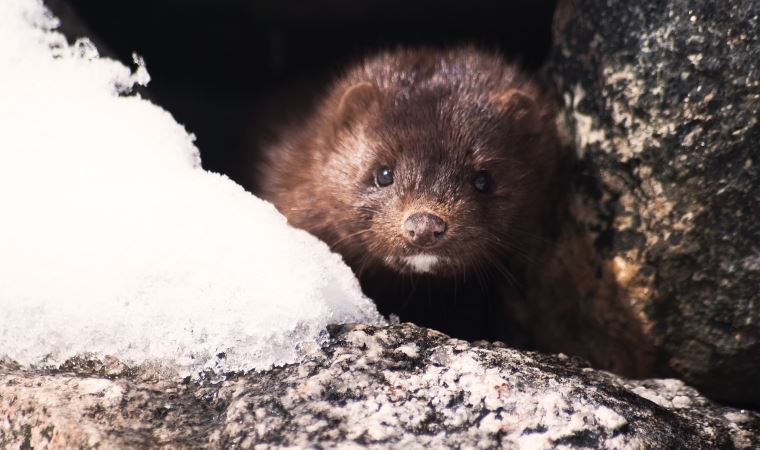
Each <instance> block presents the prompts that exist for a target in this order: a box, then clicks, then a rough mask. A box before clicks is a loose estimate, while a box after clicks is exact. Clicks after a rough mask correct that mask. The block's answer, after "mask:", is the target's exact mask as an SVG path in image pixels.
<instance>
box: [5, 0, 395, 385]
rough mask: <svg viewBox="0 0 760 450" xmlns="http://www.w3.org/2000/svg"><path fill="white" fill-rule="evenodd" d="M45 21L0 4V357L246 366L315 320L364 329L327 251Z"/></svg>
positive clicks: (122, 71)
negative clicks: (213, 164)
mask: <svg viewBox="0 0 760 450" xmlns="http://www.w3.org/2000/svg"><path fill="white" fill-rule="evenodd" d="M56 26H57V20H56V19H55V18H54V17H52V16H51V14H50V13H49V12H48V11H47V10H46V9H45V8H44V6H43V5H42V3H41V2H40V1H38V0H3V1H2V2H0V67H2V70H0V99H2V101H0V357H9V358H11V359H13V360H16V361H18V362H19V363H22V364H24V365H31V366H36V365H45V366H55V365H58V364H60V363H62V362H63V361H65V360H66V359H67V358H69V357H71V356H74V355H76V354H80V353H91V354H95V355H98V356H103V355H112V356H115V357H117V358H119V359H120V360H122V361H125V362H128V363H131V364H140V363H143V362H146V361H160V362H161V363H168V364H170V365H171V366H173V367H174V368H176V369H177V371H178V372H179V373H180V374H183V375H188V374H196V373H198V372H199V371H200V370H203V369H205V368H213V369H216V370H218V371H233V370H248V369H264V368H267V367H270V366H271V365H273V364H285V363H291V362H296V361H299V360H301V359H302V358H303V357H304V356H305V355H306V354H307V353H308V351H310V350H311V349H314V348H317V347H318V346H319V345H320V344H321V343H322V342H323V340H324V339H325V336H326V334H325V327H326V326H327V325H328V324H330V323H343V322H369V323H378V322H381V321H382V318H381V317H380V316H379V315H378V313H377V311H376V309H375V307H374V305H373V304H372V302H371V301H370V300H369V299H367V298H366V297H364V296H363V295H362V293H361V290H360V287H359V284H358V282H357V280H356V278H355V277H354V276H353V274H352V273H351V271H350V269H349V268H348V267H347V266H346V265H345V264H344V263H343V261H342V260H341V258H340V257H339V256H338V255H336V254H334V253H331V252H330V251H329V249H328V248H327V246H326V245H325V244H323V243H322V242H320V241H318V240H317V239H316V238H314V237H312V236H311V235H309V234H307V233H305V232H303V231H299V230H295V229H293V228H290V227H289V226H288V225H287V224H286V221H285V219H284V218H283V217H282V216H281V215H280V214H279V213H277V212H276V210H275V209H274V207H273V206H272V205H270V204H268V203H266V202H264V201H262V200H260V199H258V198H256V197H254V196H252V195H251V194H249V193H247V192H245V191H244V190H243V189H242V188H241V187H240V186H238V185H237V184H235V183H234V182H232V181H231V180H229V179H228V178H226V177H225V176H222V175H218V174H214V173H209V172H206V171H204V170H203V169H201V168H200V160H199V156H198V150H197V148H196V147H195V146H194V144H193V136H192V135H190V134H188V133H187V132H186V131H185V130H184V128H183V127H182V126H180V125H179V124H177V123H176V122H175V121H174V119H173V118H172V117H171V115H170V114H169V113H167V112H166V111H164V110H162V109H161V108H159V107H158V106H156V105H153V104H151V103H150V102H148V101H146V100H144V99H141V98H139V97H138V96H120V93H121V94H123V93H125V92H128V91H129V90H130V89H131V88H132V87H133V86H134V85H135V84H145V83H147V81H148V80H149V77H148V74H147V71H146V70H145V68H144V67H143V66H142V65H141V64H138V69H137V70H136V71H135V72H134V73H133V72H132V71H131V70H130V69H129V68H127V67H125V66H124V65H122V64H120V63H118V62H116V61H113V60H109V59H106V58H101V57H99V56H98V54H97V50H96V49H95V47H94V46H93V45H92V44H91V43H90V42H89V41H87V40H80V41H78V42H76V43H74V44H73V45H69V44H68V43H67V42H66V39H65V38H64V36H63V35H61V34H60V33H58V32H55V31H54V28H55V27H56Z"/></svg>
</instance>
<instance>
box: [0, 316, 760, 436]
mask: <svg viewBox="0 0 760 450" xmlns="http://www.w3.org/2000/svg"><path fill="white" fill-rule="evenodd" d="M330 334H331V339H330V341H329V343H328V344H327V345H326V346H325V347H324V348H323V349H322V351H321V352H320V353H318V354H315V355H312V356H311V357H309V358H308V359H306V360H305V361H303V362H302V363H300V364H292V365H288V366H284V367H279V368H274V369H271V370H268V371H264V372H258V373H257V372H251V373H245V374H226V375H225V376H223V377H216V378H215V379H211V378H208V377H201V378H200V379H197V380H190V379H184V380H182V379H177V378H175V377H172V376H171V374H170V372H168V371H166V369H160V368H159V367H157V366H154V367H149V366H143V367H140V368H129V367H127V366H126V365H124V364H121V363H119V362H118V361H116V360H113V359H110V358H106V359H105V360H98V359H94V358H85V357H82V358H75V359H73V360H71V361H69V362H68V363H67V364H66V365H64V366H63V367H61V368H58V369H55V370H49V369H48V370H42V369H38V370H28V369H22V368H20V367H18V366H17V365H14V364H13V363H12V362H8V361H6V362H4V363H3V364H1V365H0V447H3V448H72V447H77V448H94V447H98V448H157V447H164V448H193V447H208V448H281V447H289V446H290V447H292V446H295V447H297V448H305V447H311V448H333V447H341V448H356V447H369V448H389V447H395V448H423V447H425V448H442V447H457V448H459V447H464V448H496V447H502V448H568V449H569V448H610V449H616V448H752V447H755V448H756V447H757V446H758V445H760V434H759V432H760V415H758V414H757V413H753V412H750V411H742V410H738V409H733V408H728V407H721V406H717V405H715V404H713V403H711V402H710V401H708V400H706V399H705V398H704V397H702V396H700V395H699V394H698V393H697V392H696V391H695V390H694V389H692V388H689V387H687V386H685V385H684V384H683V383H682V382H680V381H677V380H649V381H628V380H624V379H621V378H619V377H617V376H614V375H611V374H610V373H607V372H601V371H596V370H594V369H590V368H588V367H587V366H586V364H585V363H584V362H583V361H582V360H579V359H575V358H569V357H566V356H562V355H559V356H548V355H542V354H538V353H529V352H520V351H517V350H512V349H508V348H505V347H504V346H502V345H500V344H498V343H497V344H487V343H481V344H470V343H467V342H464V341H460V340H455V339H450V338H448V337H447V336H445V335H443V334H440V333H438V332H435V331H431V330H427V329H423V328H418V327H416V326H413V325H410V324H402V325H394V326H388V327H373V326H367V325H347V326H338V327H334V328H332V329H331V330H330ZM207 375H209V374H207Z"/></svg>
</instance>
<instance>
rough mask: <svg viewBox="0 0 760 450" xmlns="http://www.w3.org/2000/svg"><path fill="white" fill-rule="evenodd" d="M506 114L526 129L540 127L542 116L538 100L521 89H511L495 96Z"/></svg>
mask: <svg viewBox="0 0 760 450" xmlns="http://www.w3.org/2000/svg"><path fill="white" fill-rule="evenodd" d="M492 99H493V101H494V102H495V103H496V104H498V105H499V107H500V108H501V109H502V111H503V112H504V115H505V116H506V117H508V118H509V120H512V121H514V122H516V123H519V124H520V125H521V127H522V129H523V130H524V131H527V132H534V131H536V130H537V129H538V128H539V127H540V117H539V111H538V105H537V104H536V100H535V99H534V98H533V97H531V96H530V95H528V94H527V93H525V92H524V91H521V90H519V89H510V90H508V91H506V92H501V93H498V94H496V95H494V96H493V98H492Z"/></svg>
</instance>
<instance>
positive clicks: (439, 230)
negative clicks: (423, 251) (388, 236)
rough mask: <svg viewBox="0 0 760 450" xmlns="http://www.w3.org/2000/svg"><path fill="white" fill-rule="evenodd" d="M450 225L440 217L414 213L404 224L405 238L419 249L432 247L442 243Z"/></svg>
mask: <svg viewBox="0 0 760 450" xmlns="http://www.w3.org/2000/svg"><path fill="white" fill-rule="evenodd" d="M447 227H448V225H447V224H446V222H445V221H444V220H443V219H441V218H440V217H438V216H436V215H433V214H428V213H414V214H412V215H410V216H409V217H407V218H406V221H405V222H404V236H405V237H406V239H407V240H408V241H409V242H411V243H412V244H414V245H416V246H418V247H432V246H434V245H436V244H437V243H438V242H440V241H441V239H442V238H443V235H444V234H445V233H446V228H447Z"/></svg>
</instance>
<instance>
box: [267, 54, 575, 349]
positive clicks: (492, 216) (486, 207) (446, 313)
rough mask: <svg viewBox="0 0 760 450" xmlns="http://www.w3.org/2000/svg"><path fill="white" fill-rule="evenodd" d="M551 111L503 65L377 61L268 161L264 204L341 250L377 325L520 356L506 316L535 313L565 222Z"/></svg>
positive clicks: (343, 83) (499, 61)
mask: <svg viewBox="0 0 760 450" xmlns="http://www.w3.org/2000/svg"><path fill="white" fill-rule="evenodd" d="M555 103H556V102H555V101H554V98H553V97H552V96H551V95H550V94H548V93H547V92H545V90H544V89H543V88H542V87H541V85H540V84H539V82H537V81H536V77H535V76H534V75H531V74H528V73H526V72H525V71H523V70H522V69H521V68H520V67H519V66H518V65H517V64H514V63H510V62H508V61H506V60H505V59H504V58H503V57H501V56H499V55H498V54H496V53H491V52H486V51H480V50H477V49H475V48H472V47H462V48H453V49H429V48H427V49H403V50H396V51H388V52H384V53H380V54H378V55H375V56H373V57H370V58H367V59H364V60H362V61H361V62H359V63H358V64H355V65H353V66H351V67H350V68H349V69H348V70H346V71H345V72H344V73H343V75H342V76H340V77H338V78H337V79H336V80H335V82H334V83H333V84H332V85H331V87H330V88H329V89H328V90H327V92H326V94H325V96H324V97H323V98H322V99H321V100H320V101H319V102H318V104H317V106H316V107H315V109H314V111H313V112H312V113H311V114H310V115H309V117H308V118H307V119H306V120H305V121H304V123H301V124H298V125H295V126H289V127H288V129H287V130H286V132H285V133H283V135H282V137H281V140H280V141H279V142H277V143H276V144H275V145H273V146H271V148H270V149H268V151H267V153H266V158H265V162H264V163H263V164H261V165H260V167H259V170H258V172H257V173H258V177H259V179H258V185H259V188H260V192H259V194H260V195H261V196H263V197H264V198H265V199H267V200H270V201H271V202H272V203H274V205H275V206H276V207H277V209H279V211H280V212H282V214H284V215H285V216H286V217H287V219H288V221H289V223H290V224H292V225H293V226H295V227H298V228H302V229H304V230H307V231H309V232H311V233H312V234H314V235H316V236H317V237H319V238H320V239H322V240H323V241H325V242H326V243H327V244H328V245H329V246H330V247H331V248H332V249H333V250H334V251H336V252H339V253H340V254H341V255H342V256H343V258H344V259H345V261H346V262H347V263H348V265H349V266H350V267H351V268H352V269H353V270H354V272H355V273H356V275H357V276H358V278H359V280H360V283H361V285H362V289H363V290H364V292H365V294H366V295H368V296H369V297H370V298H372V299H374V300H375V302H376V304H377V306H378V309H379V310H380V312H381V313H384V314H386V315H388V314H395V315H397V316H398V317H399V318H400V319H401V320H402V321H411V322H414V323H417V324H418V325H423V326H428V327H431V328H435V329H438V330H439V331H442V332H444V333H447V334H449V335H451V336H455V337H459V338H463V339H470V340H474V339H489V340H497V339H498V340H507V341H513V342H517V343H519V342H522V341H521V340H525V339H527V338H525V337H524V336H526V335H527V334H526V333H525V330H520V329H515V326H514V324H515V323H518V322H519V321H512V320H510V318H509V317H506V313H505V311H506V308H504V304H505V302H521V301H522V302H524V301H525V290H526V289H527V288H528V287H527V286H525V280H526V279H528V278H530V277H528V275H529V272H530V271H532V270H540V264H536V261H535V258H536V257H537V255H538V254H539V253H540V250H541V248H542V246H544V245H546V242H547V235H549V234H550V233H551V231H549V230H550V229H551V226H552V223H551V222H552V221H553V220H555V219H552V217H555V216H554V215H553V213H552V210H553V209H555V208H556V207H557V206H556V205H557V200H556V199H557V197H558V195H559V194H558V191H559V190H561V187H558V186H559V185H560V183H559V182H558V181H557V180H558V179H559V178H560V177H559V176H558V171H559V170H560V166H561V161H562V159H563V156H562V149H563V146H562V145H561V143H560V139H559V136H558V131H557V126H556V114H557V108H556V104H555ZM511 310H514V309H513V308H511Z"/></svg>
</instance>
